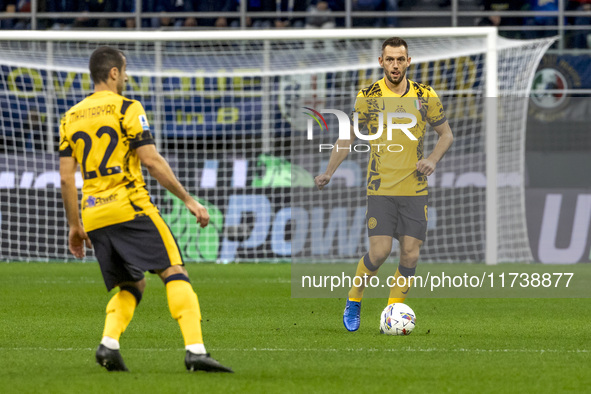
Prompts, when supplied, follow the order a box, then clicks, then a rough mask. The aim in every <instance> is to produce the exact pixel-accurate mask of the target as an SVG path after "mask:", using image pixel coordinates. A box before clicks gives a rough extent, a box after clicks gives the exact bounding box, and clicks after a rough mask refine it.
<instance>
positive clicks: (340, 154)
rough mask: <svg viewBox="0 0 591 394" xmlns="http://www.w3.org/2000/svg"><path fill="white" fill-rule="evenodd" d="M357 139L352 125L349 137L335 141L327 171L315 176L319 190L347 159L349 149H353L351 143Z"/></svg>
mask: <svg viewBox="0 0 591 394" xmlns="http://www.w3.org/2000/svg"><path fill="white" fill-rule="evenodd" d="M354 140H355V132H354V131H353V126H351V129H350V134H349V138H348V139H340V138H339V139H338V140H337V142H335V144H334V147H333V148H332V153H331V154H330V159H329V160H328V165H327V166H326V171H325V172H324V174H320V175H318V176H317V177H316V178H314V183H315V184H316V187H318V189H319V190H322V189H323V188H324V186H326V185H328V182H330V179H331V178H332V176H333V174H334V173H335V171H336V170H337V168H339V166H340V165H341V163H342V162H343V161H344V160H345V158H346V157H347V155H348V154H349V151H350V149H351V144H352V143H353V141H354Z"/></svg>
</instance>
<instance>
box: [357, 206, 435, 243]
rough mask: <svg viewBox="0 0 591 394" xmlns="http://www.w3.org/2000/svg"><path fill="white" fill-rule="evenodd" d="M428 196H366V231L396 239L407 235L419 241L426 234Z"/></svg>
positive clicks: (423, 238) (371, 235) (370, 233)
mask: <svg viewBox="0 0 591 394" xmlns="http://www.w3.org/2000/svg"><path fill="white" fill-rule="evenodd" d="M427 200H428V196H367V212H366V215H365V218H366V221H367V233H368V235H369V236H370V237H373V236H374V235H387V236H390V237H394V238H396V239H398V238H399V237H400V236H401V235H408V236H411V237H414V238H417V239H420V240H421V241H424V240H425V238H426V236H427Z"/></svg>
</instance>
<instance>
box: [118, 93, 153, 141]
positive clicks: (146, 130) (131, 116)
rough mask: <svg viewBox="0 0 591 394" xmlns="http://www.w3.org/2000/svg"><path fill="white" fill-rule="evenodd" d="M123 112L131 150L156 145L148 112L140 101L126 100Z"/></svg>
mask: <svg viewBox="0 0 591 394" xmlns="http://www.w3.org/2000/svg"><path fill="white" fill-rule="evenodd" d="M121 112H122V114H123V121H122V126H123V129H124V130H125V132H126V134H127V140H128V141H129V148H130V149H137V148H139V147H140V146H143V145H148V144H154V137H153V136H152V133H151V132H150V124H149V123H148V118H147V116H146V112H145V111H144V107H142V104H141V103H140V102H139V101H127V100H125V101H124V103H123V107H122V111H121Z"/></svg>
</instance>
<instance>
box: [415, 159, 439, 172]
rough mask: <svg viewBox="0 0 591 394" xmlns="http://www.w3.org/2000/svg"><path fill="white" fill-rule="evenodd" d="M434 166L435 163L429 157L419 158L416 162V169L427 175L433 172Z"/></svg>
mask: <svg viewBox="0 0 591 394" xmlns="http://www.w3.org/2000/svg"><path fill="white" fill-rule="evenodd" d="M435 167H437V164H435V163H434V162H433V161H431V160H429V159H421V160H419V161H418V162H417V171H418V172H420V173H421V174H423V175H427V176H429V175H431V174H433V172H434V171H435Z"/></svg>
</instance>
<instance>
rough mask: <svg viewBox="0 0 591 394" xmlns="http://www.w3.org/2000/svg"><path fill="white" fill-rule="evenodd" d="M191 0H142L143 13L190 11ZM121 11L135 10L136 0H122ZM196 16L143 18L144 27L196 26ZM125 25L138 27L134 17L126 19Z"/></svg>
mask: <svg viewBox="0 0 591 394" xmlns="http://www.w3.org/2000/svg"><path fill="white" fill-rule="evenodd" d="M192 10H193V8H192V4H191V0H142V9H141V12H142V13H148V12H190V11H192ZM119 12H135V0H120V7H119ZM195 25H196V23H195V18H171V17H168V16H162V17H154V18H142V28H156V29H158V28H174V27H183V26H185V27H192V26H195ZM125 27H127V28H128V29H135V28H136V19H135V18H134V17H132V18H127V19H126V20H125Z"/></svg>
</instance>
